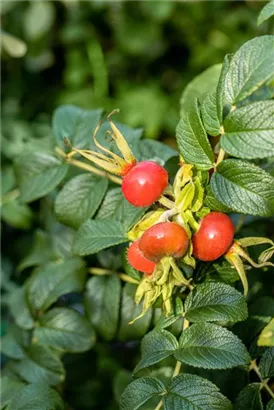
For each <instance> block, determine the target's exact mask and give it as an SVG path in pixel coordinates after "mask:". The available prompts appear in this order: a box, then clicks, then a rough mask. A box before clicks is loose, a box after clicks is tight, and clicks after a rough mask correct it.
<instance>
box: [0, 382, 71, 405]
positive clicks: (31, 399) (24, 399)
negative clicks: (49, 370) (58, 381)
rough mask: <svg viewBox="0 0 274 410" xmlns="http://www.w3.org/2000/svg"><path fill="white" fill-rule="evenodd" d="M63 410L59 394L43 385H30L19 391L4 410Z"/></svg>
mask: <svg viewBox="0 0 274 410" xmlns="http://www.w3.org/2000/svg"><path fill="white" fill-rule="evenodd" d="M30 409H31V410H53V409H54V410H65V405H64V403H63V400H62V399H61V397H60V396H59V394H58V393H57V392H56V391H55V390H53V389H52V388H51V387H48V386H46V385H44V384H39V383H32V384H29V385H28V386H26V387H24V388H23V389H20V390H19V391H18V392H17V393H16V394H15V395H14V396H13V399H12V401H11V402H10V404H9V405H8V407H7V409H6V410H30Z"/></svg>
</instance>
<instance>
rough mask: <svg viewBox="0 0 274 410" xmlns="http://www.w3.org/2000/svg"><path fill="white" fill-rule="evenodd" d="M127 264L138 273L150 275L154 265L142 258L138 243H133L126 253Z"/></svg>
mask: <svg viewBox="0 0 274 410" xmlns="http://www.w3.org/2000/svg"><path fill="white" fill-rule="evenodd" d="M127 260H128V263H129V264H130V265H131V266H132V267H133V268H134V269H137V270H139V271H140V272H144V273H146V274H147V275H151V274H152V273H153V271H154V269H155V266H156V264H155V263H154V262H152V261H150V260H148V259H147V258H145V257H144V255H143V253H142V252H141V250H140V248H139V241H135V242H133V243H132V244H131V245H130V246H129V248H128V251H127Z"/></svg>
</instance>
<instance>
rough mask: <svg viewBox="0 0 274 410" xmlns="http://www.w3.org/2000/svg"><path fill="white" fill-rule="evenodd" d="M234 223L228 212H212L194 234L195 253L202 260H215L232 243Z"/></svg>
mask: <svg viewBox="0 0 274 410" xmlns="http://www.w3.org/2000/svg"><path fill="white" fill-rule="evenodd" d="M233 237H234V225H233V223H232V221H231V219H230V218H229V216H227V215H226V214H223V213H222V212H210V213H209V214H207V215H206V216H205V217H204V218H203V219H202V221H201V224H200V227H199V229H198V231H197V232H196V233H195V235H194V236H193V239H192V241H193V255H194V256H195V258H197V259H200V260H202V261H214V260H215V259H218V258H219V257H220V256H222V255H223V254H224V253H225V252H226V251H227V250H228V249H229V247H230V245H231V244H232V241H233Z"/></svg>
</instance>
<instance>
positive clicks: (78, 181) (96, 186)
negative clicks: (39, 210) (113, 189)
mask: <svg viewBox="0 0 274 410" xmlns="http://www.w3.org/2000/svg"><path fill="white" fill-rule="evenodd" d="M107 186H108V181H107V179H106V178H101V177H98V176H97V175H92V174H82V175H78V176H76V177H75V178H73V179H71V180H70V181H69V182H68V183H67V184H66V185H65V186H64V187H63V189H62V190H61V191H60V192H59V194H58V195H57V198H56V202H55V213H56V215H57V218H58V219H59V221H61V222H62V223H64V224H67V225H69V226H72V227H73V228H79V226H80V225H81V224H82V223H83V222H85V221H86V220H87V219H89V218H92V216H93V215H94V214H95V212H96V211H97V209H98V207H99V205H100V203H101V202H102V200H103V198H104V196H105V193H106V190H107Z"/></svg>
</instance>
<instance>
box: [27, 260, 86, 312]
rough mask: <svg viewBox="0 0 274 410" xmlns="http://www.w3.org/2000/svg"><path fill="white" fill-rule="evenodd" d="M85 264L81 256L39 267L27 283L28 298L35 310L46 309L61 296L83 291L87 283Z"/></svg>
mask: <svg viewBox="0 0 274 410" xmlns="http://www.w3.org/2000/svg"><path fill="white" fill-rule="evenodd" d="M85 278H86V271H85V265H84V262H83V260H82V259H80V258H71V259H68V260H66V261H61V262H50V263H48V264H47V265H45V266H43V267H41V268H39V269H37V270H36V271H35V272H34V274H33V275H32V276H31V278H30V281H29V282H28V285H27V298H28V301H29V304H30V307H31V308H32V309H33V310H36V311H40V310H42V311H43V310H46V309H48V308H49V307H50V305H52V304H53V303H54V302H55V301H56V300H57V299H58V298H59V297H60V296H62V295H65V294H66V293H70V292H81V291H82V290H83V288H84V285H85Z"/></svg>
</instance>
